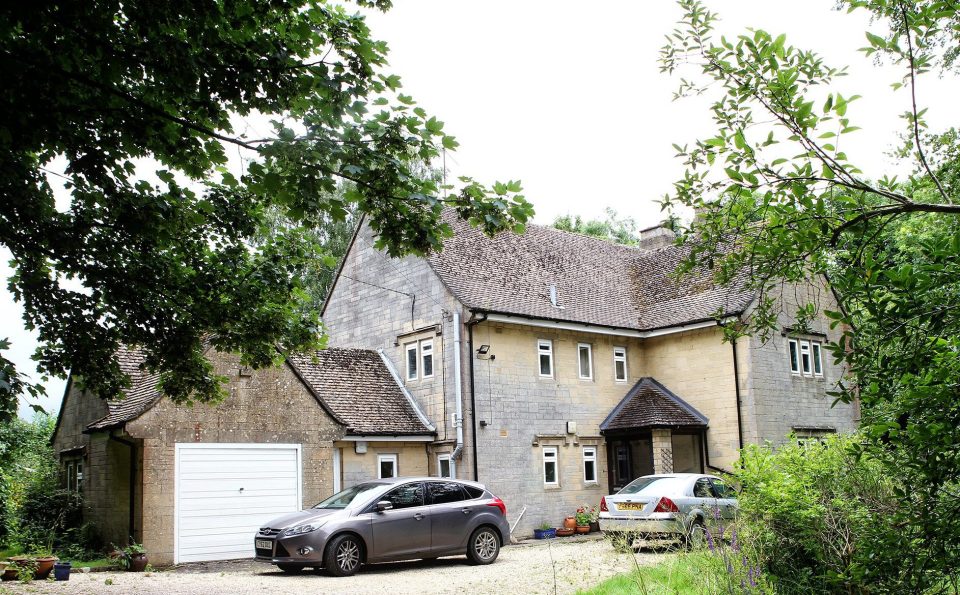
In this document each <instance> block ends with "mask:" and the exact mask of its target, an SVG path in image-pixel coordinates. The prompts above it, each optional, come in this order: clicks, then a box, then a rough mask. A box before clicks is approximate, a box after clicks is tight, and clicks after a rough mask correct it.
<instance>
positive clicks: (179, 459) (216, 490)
mask: <svg viewBox="0 0 960 595" xmlns="http://www.w3.org/2000/svg"><path fill="white" fill-rule="evenodd" d="M300 457H301V450H300V445H299V444H210V443H196V444H177V445H176V463H175V483H176V486H175V492H176V505H175V508H176V510H175V529H174V539H175V543H174V562H175V563H178V564H179V563H181V562H202V561H207V560H230V559H234V558H250V557H253V554H254V552H253V536H254V533H256V531H257V529H258V528H259V527H262V526H263V525H264V524H265V523H266V522H267V521H269V520H270V519H271V518H273V517H276V516H279V515H282V514H286V513H289V512H296V511H298V510H300V504H301V502H302V500H301V492H300V490H301V485H302V481H301V479H302V478H301V468H302V466H301V462H300Z"/></svg>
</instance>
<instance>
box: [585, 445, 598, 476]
mask: <svg viewBox="0 0 960 595" xmlns="http://www.w3.org/2000/svg"><path fill="white" fill-rule="evenodd" d="M587 463H593V479H590V478H589V477H587ZM583 483H587V484H598V483H600V478H599V477H598V474H597V447H596V446H584V447H583Z"/></svg>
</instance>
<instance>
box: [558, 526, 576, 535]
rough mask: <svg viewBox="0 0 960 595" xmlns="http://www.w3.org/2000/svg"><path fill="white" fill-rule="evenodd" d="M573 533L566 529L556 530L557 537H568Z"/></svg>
mask: <svg viewBox="0 0 960 595" xmlns="http://www.w3.org/2000/svg"><path fill="white" fill-rule="evenodd" d="M573 533H574V529H567V528H566V527H564V528H563V529H557V537H570V536H571V535H573Z"/></svg>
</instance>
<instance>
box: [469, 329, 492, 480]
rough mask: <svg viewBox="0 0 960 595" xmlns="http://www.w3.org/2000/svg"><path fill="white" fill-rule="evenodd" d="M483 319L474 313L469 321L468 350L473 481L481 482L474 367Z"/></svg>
mask: <svg viewBox="0 0 960 595" xmlns="http://www.w3.org/2000/svg"><path fill="white" fill-rule="evenodd" d="M481 316H483V318H477V317H476V312H474V313H472V314H471V316H470V320H468V321H467V348H468V349H469V351H470V411H471V413H472V415H471V416H470V418H471V420H472V421H473V428H472V430H473V480H474V481H480V472H479V463H478V456H479V449H478V448H477V390H476V386H475V374H474V366H473V327H475V326H477V325H478V324H480V323H481V322H483V321H485V320H487V315H486V314H481Z"/></svg>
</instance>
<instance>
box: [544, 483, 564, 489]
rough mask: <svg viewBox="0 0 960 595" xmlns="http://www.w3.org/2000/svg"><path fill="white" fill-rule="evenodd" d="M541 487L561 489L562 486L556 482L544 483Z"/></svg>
mask: <svg viewBox="0 0 960 595" xmlns="http://www.w3.org/2000/svg"><path fill="white" fill-rule="evenodd" d="M543 489H545V490H559V489H562V486H561V485H560V484H556V483H549V484H547V483H545V484H543Z"/></svg>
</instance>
